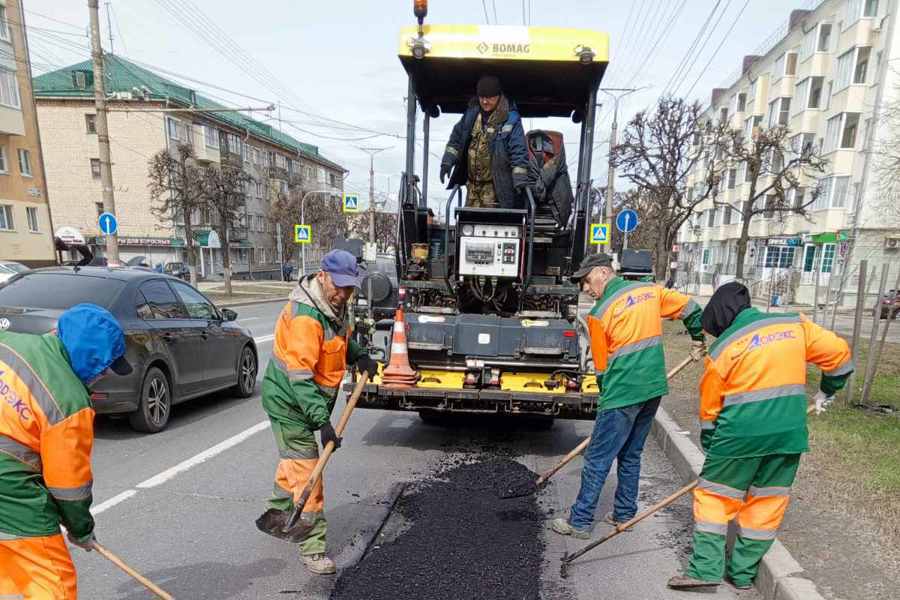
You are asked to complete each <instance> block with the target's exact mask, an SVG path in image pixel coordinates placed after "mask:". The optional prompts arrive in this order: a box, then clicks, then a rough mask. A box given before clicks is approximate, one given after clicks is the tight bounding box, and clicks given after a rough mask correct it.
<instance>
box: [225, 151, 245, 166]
mask: <svg viewBox="0 0 900 600" xmlns="http://www.w3.org/2000/svg"><path fill="white" fill-rule="evenodd" d="M219 157H220V160H221V161H222V163H223V164H227V165H230V166H232V167H241V166H243V165H244V161H243V159H241V155H240V154H235V153H234V152H229V151H228V150H226V149H224V148H222V149H220V150H219Z"/></svg>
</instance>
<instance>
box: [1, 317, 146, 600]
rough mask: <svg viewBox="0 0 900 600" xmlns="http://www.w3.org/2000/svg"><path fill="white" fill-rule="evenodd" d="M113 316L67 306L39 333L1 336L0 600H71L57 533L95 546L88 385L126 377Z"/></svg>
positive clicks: (69, 567)
mask: <svg viewBox="0 0 900 600" xmlns="http://www.w3.org/2000/svg"><path fill="white" fill-rule="evenodd" d="M124 353H125V336H124V335H123V333H122V328H121V327H120V326H119V323H118V321H116V319H115V317H113V316H112V315H111V314H110V313H109V312H108V311H106V310H105V309H103V308H100V307H99V306H96V305H94V304H78V305H76V306H73V307H72V308H70V309H69V310H67V311H66V312H64V313H63V314H62V315H61V316H60V318H59V322H58V324H57V331H56V332H55V333H54V332H51V333H48V334H45V335H30V334H22V333H9V332H0V598H10V599H13V598H20V599H23V600H31V599H35V600H37V599H40V600H50V599H53V600H75V598H77V596H78V593H77V578H76V575H75V566H74V565H73V564H72V558H71V556H69V550H68V548H66V542H65V541H64V540H63V537H62V533H60V524H62V525H64V526H65V528H66V531H67V535H68V538H69V542H71V543H72V544H75V545H76V546H80V547H81V548H84V549H85V550H88V551H90V550H91V547H92V546H91V544H92V543H93V541H94V539H95V538H94V519H93V517H92V516H91V513H90V508H91V500H92V496H91V487H92V483H93V476H92V474H91V448H92V447H93V444H94V409H93V408H92V407H91V400H90V396H89V392H88V389H87V388H88V387H89V386H91V385H93V384H94V383H96V382H97V381H99V380H100V379H102V378H103V377H105V376H107V375H109V374H110V373H116V374H118V375H128V374H129V373H131V366H130V365H129V364H128V362H127V361H126V360H125V358H124V356H123V355H124Z"/></svg>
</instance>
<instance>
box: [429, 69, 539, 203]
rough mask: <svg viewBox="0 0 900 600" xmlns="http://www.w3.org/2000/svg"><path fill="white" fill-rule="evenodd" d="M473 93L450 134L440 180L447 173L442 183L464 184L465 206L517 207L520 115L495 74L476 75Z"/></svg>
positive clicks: (521, 181)
mask: <svg viewBox="0 0 900 600" xmlns="http://www.w3.org/2000/svg"><path fill="white" fill-rule="evenodd" d="M476 95H477V98H474V99H473V100H472V101H471V103H470V104H469V108H468V109H467V110H466V112H465V114H463V116H462V118H461V119H460V120H459V122H457V123H456V125H455V126H454V127H453V132H452V133H451V134H450V141H449V142H447V148H446V150H444V157H443V159H442V160H441V172H440V177H441V183H443V182H444V179H445V178H446V177H447V176H449V177H450V183H449V186H448V188H452V187H453V186H454V185H465V186H466V206H468V207H476V208H519V205H520V201H521V198H520V197H517V196H521V194H522V193H524V191H525V186H526V185H527V184H528V147H527V145H526V143H525V130H524V129H523V128H522V119H521V118H520V117H519V112H518V111H517V110H516V105H515V104H514V103H513V102H512V101H511V100H510V99H509V98H507V97H506V96H505V95H504V94H503V89H502V88H501V86H500V80H499V79H497V78H496V77H494V76H492V75H485V76H483V77H482V78H481V79H479V80H478V85H477V86H476ZM451 171H452V174H451Z"/></svg>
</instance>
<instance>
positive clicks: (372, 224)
mask: <svg viewBox="0 0 900 600" xmlns="http://www.w3.org/2000/svg"><path fill="white" fill-rule="evenodd" d="M357 148H359V149H360V150H362V151H363V152H365V153H366V154H368V155H369V241H370V242H371V243H373V244H374V243H375V155H376V154H378V153H379V152H384V151H385V150H388V148H363V147H361V146H357Z"/></svg>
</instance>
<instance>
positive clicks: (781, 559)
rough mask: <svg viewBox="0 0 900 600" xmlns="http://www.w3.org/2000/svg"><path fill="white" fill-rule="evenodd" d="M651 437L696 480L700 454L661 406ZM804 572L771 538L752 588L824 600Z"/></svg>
mask: <svg viewBox="0 0 900 600" xmlns="http://www.w3.org/2000/svg"><path fill="white" fill-rule="evenodd" d="M651 435H652V436H653V439H655V440H656V442H657V443H658V444H659V445H660V446H661V447H662V449H663V452H664V453H665V454H666V457H668V459H669V461H670V462H671V463H672V465H674V467H675V470H676V472H677V473H678V475H679V476H680V477H681V478H682V479H685V480H691V479H696V478H697V477H698V476H699V475H700V470H701V469H702V467H703V453H702V452H701V451H700V449H699V448H697V446H696V445H695V444H694V443H693V442H692V441H691V440H690V438H689V434H688V432H687V431H684V430H683V429H682V428H681V427H679V426H678V424H677V423H676V422H675V421H674V420H673V419H672V417H670V416H669V413H668V412H666V410H665V409H664V408H662V407H660V408H659V411H658V412H657V413H656V418H655V419H654V420H653V427H652V429H651ZM804 574H805V571H804V570H803V567H801V566H800V563H798V562H797V561H796V560H795V559H794V557H793V556H791V553H790V552H788V550H787V548H785V547H784V545H783V544H782V543H781V542H779V541H778V540H775V543H774V544H772V548H771V549H770V550H769V551H768V552H767V553H766V555H765V556H764V557H763V559H762V562H761V563H760V565H759V576H758V577H757V578H756V589H757V591H759V593H760V595H762V597H763V598H764V599H765V600H825V598H824V597H823V596H822V595H821V594H820V593H819V591H818V590H817V589H816V584H815V583H814V582H813V581H811V580H809V579H806V578H805V577H804Z"/></svg>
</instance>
